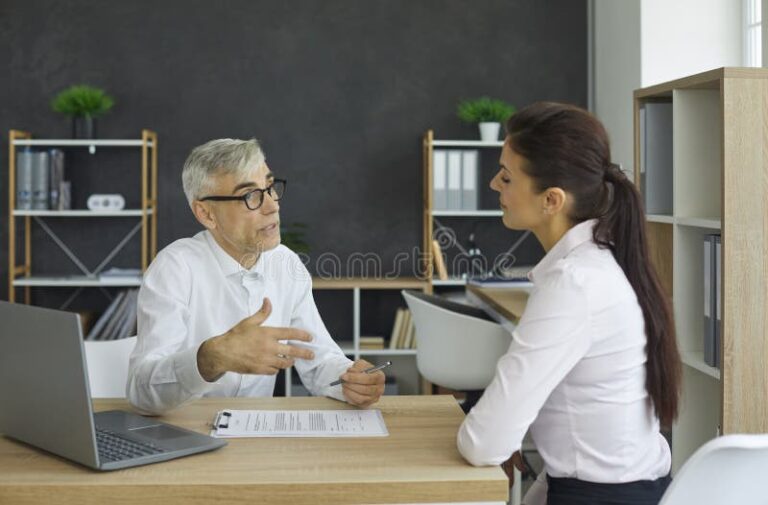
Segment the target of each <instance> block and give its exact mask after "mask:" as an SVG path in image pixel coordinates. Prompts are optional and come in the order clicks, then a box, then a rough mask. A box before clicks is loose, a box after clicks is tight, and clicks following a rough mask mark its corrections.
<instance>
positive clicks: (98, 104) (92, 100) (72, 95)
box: [51, 84, 115, 139]
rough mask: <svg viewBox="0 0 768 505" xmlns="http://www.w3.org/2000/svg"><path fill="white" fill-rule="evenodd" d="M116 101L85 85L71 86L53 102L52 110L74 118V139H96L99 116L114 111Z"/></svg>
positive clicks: (102, 92) (102, 91)
mask: <svg viewBox="0 0 768 505" xmlns="http://www.w3.org/2000/svg"><path fill="white" fill-rule="evenodd" d="M114 103H115V102H114V100H113V99H112V97H111V96H109V95H107V94H106V93H105V92H104V90H101V89H99V88H94V87H92V86H88V85H85V84H80V85H75V86H70V87H69V88H67V89H65V90H64V91H62V92H60V93H59V94H58V95H56V97H55V98H54V99H53V100H51V108H52V109H53V110H54V111H56V112H60V113H62V114H65V115H67V116H69V117H71V118H72V137H73V138H76V139H94V138H96V121H95V119H96V118H97V117H98V116H101V115H103V114H106V113H107V112H109V111H110V110H111V109H112V106H113V105H114Z"/></svg>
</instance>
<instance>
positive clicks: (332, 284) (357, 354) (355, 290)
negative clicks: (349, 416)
mask: <svg viewBox="0 0 768 505" xmlns="http://www.w3.org/2000/svg"><path fill="white" fill-rule="evenodd" d="M428 287H429V285H428V284H427V282H426V281H423V280H420V279H416V278H400V279H359V278H351V279H330V280H328V279H314V280H313V282H312V288H313V290H314V291H323V290H350V291H352V311H351V312H352V347H351V348H350V347H344V345H343V344H345V343H348V342H349V341H343V342H342V351H343V352H344V354H346V355H347V356H348V357H349V358H350V359H352V360H357V359H360V358H363V359H366V358H369V357H371V358H373V357H389V356H391V357H408V358H409V360H408V363H405V364H400V363H398V365H400V366H398V367H395V368H399V369H400V370H401V371H403V370H406V369H411V370H412V374H415V375H418V374H417V373H416V372H415V371H413V370H414V369H415V367H416V362H415V360H413V359H412V358H413V357H415V356H416V350H415V349H361V348H360V336H361V335H360V333H361V332H360V324H361V320H362V318H363V314H362V310H361V297H362V292H363V291H368V290H395V291H400V290H402V289H417V290H420V291H427V289H428ZM393 322H394V321H393ZM385 345H386V342H385ZM292 372H293V371H292V368H287V369H286V370H285V371H284V373H285V394H286V396H290V395H291V388H292V385H293V373H292ZM418 387H420V388H421V389H422V391H421V392H422V393H427V394H428V393H429V392H430V389H431V386H429V385H428V383H425V382H423V381H422V383H421V384H419V385H418Z"/></svg>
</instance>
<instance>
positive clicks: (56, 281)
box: [12, 275, 141, 288]
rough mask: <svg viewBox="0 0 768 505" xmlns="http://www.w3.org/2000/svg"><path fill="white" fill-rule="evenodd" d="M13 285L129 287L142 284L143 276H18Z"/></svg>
mask: <svg viewBox="0 0 768 505" xmlns="http://www.w3.org/2000/svg"><path fill="white" fill-rule="evenodd" d="M12 282H13V285H14V286H16V287H32V286H36V287H51V288H55V287H59V288H61V287H108V286H115V287H123V286H124V287H129V286H141V277H133V278H127V277H119V278H117V277H116V278H109V279H101V278H99V277H89V276H85V275H72V276H59V277H57V276H33V277H17V278H16V279H13V281H12Z"/></svg>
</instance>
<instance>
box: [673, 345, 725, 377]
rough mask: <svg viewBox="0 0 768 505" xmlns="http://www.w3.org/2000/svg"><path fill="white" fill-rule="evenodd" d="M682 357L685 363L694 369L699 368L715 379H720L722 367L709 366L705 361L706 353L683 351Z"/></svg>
mask: <svg viewBox="0 0 768 505" xmlns="http://www.w3.org/2000/svg"><path fill="white" fill-rule="evenodd" d="M680 354H681V358H682V360H683V363H684V364H685V365H687V366H689V367H691V368H693V369H696V370H698V371H699V372H701V373H703V374H706V375H708V376H710V377H712V378H713V379H717V380H720V369H718V368H715V367H713V366H709V365H707V364H706V363H705V362H704V353H703V352H701V351H696V352H692V351H688V352H682V353H680Z"/></svg>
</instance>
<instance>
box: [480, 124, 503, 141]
mask: <svg viewBox="0 0 768 505" xmlns="http://www.w3.org/2000/svg"><path fill="white" fill-rule="evenodd" d="M477 125H478V126H479V127H480V140H482V141H483V142H498V140H499V130H501V123H477Z"/></svg>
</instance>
